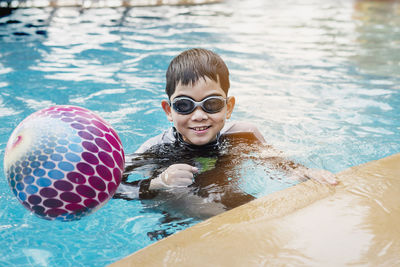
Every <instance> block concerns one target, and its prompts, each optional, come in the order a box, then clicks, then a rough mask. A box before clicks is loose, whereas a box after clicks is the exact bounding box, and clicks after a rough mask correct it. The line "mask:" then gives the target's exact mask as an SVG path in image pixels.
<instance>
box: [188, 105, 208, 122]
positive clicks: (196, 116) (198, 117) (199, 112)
mask: <svg viewBox="0 0 400 267" xmlns="http://www.w3.org/2000/svg"><path fill="white" fill-rule="evenodd" d="M206 119H207V113H206V112H205V111H204V110H203V109H202V108H201V107H197V108H196V109H195V110H194V111H193V113H192V120H194V121H202V120H206Z"/></svg>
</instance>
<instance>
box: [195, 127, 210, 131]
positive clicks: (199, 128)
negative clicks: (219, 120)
mask: <svg viewBox="0 0 400 267" xmlns="http://www.w3.org/2000/svg"><path fill="white" fill-rule="evenodd" d="M207 128H208V127H195V128H193V129H195V130H196V131H203V130H205V129H207Z"/></svg>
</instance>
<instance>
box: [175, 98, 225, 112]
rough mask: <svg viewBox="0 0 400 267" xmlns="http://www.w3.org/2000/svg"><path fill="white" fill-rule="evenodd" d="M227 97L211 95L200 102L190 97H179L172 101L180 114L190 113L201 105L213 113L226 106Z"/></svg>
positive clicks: (206, 110)
mask: <svg viewBox="0 0 400 267" xmlns="http://www.w3.org/2000/svg"><path fill="white" fill-rule="evenodd" d="M225 103H226V99H225V98H223V97H222V96H210V97H207V98H205V99H203V100H202V101H200V102H197V101H194V100H193V99H191V98H188V97H177V98H175V99H174V100H173V101H172V108H173V109H174V110H175V111H176V112H178V113H179V114H183V115H186V114H190V113H192V112H193V111H194V110H195V109H196V107H198V106H200V107H201V108H202V109H203V110H204V111H205V112H207V113H210V114H213V113H218V112H220V111H221V110H222V109H223V108H224V107H225Z"/></svg>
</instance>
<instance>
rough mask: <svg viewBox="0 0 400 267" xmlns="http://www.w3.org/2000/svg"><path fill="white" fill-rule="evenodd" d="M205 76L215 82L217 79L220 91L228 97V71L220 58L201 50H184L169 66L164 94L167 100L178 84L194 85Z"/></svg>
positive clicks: (210, 52)
mask: <svg viewBox="0 0 400 267" xmlns="http://www.w3.org/2000/svg"><path fill="white" fill-rule="evenodd" d="M206 76H207V77H208V78H210V79H211V80H213V81H215V82H218V79H219V84H220V85H221V88H222V90H224V92H225V93H226V95H228V90H229V86H230V84H229V70H228V67H227V66H226V64H225V62H224V61H223V60H222V58H221V57H220V56H219V55H217V54H216V53H214V52H212V51H210V50H206V49H202V48H193V49H189V50H186V51H184V52H182V53H181V54H179V55H178V56H176V57H175V58H174V59H173V60H172V61H171V63H170V64H169V67H168V70H167V74H166V78H167V85H166V87H165V92H166V93H167V95H168V98H171V95H172V94H173V93H174V92H175V88H176V86H177V85H178V84H179V82H180V83H181V84H182V85H189V84H195V83H196V82H197V81H198V80H199V79H200V78H205V77H206Z"/></svg>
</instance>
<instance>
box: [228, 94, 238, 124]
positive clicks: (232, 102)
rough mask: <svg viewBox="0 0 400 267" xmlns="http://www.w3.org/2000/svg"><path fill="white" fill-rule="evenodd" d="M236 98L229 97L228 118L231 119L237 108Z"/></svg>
mask: <svg viewBox="0 0 400 267" xmlns="http://www.w3.org/2000/svg"><path fill="white" fill-rule="evenodd" d="M235 101H236V100H235V97H234V96H230V97H228V100H227V103H226V107H227V110H226V118H227V119H229V118H230V117H231V115H232V112H233V108H234V107H235Z"/></svg>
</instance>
